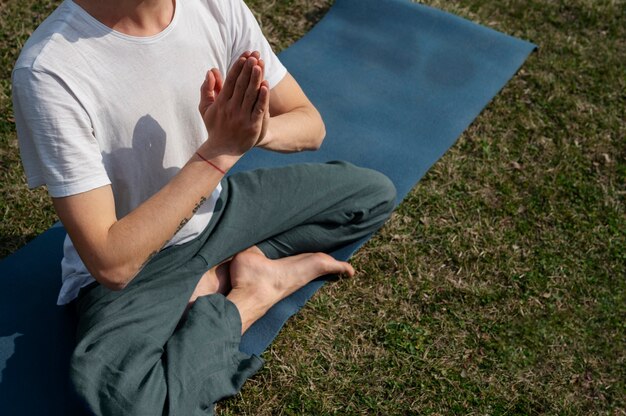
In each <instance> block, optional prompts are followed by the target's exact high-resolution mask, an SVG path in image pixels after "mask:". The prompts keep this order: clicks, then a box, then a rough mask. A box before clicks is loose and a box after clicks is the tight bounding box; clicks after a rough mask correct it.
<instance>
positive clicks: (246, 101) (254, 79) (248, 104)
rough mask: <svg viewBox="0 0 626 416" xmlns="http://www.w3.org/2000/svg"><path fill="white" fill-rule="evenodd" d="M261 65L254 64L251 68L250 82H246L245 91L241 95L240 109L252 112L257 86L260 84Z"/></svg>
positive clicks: (257, 93) (261, 79)
mask: <svg viewBox="0 0 626 416" xmlns="http://www.w3.org/2000/svg"><path fill="white" fill-rule="evenodd" d="M262 73H263V71H261V67H259V66H258V65H255V66H254V68H252V73H251V74H250V82H248V88H247V89H246V93H245V95H244V97H243V102H242V103H241V109H242V110H243V111H245V112H252V110H253V108H254V104H255V103H256V101H257V97H258V95H259V87H260V86H261V81H263V78H262Z"/></svg>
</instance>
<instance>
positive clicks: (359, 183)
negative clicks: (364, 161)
mask: <svg viewBox="0 0 626 416" xmlns="http://www.w3.org/2000/svg"><path fill="white" fill-rule="evenodd" d="M340 163H341V164H342V165H343V167H344V168H345V169H346V170H347V172H346V176H347V177H350V178H352V185H351V186H352V187H353V188H352V190H353V191H354V192H355V194H356V196H357V199H359V200H360V201H359V203H358V205H359V206H361V207H369V209H370V210H371V211H376V213H377V214H379V215H380V216H381V217H384V219H386V218H387V217H389V215H391V212H392V211H393V209H394V208H395V206H396V187H395V186H394V184H393V182H391V180H390V179H389V178H388V177H387V176H386V175H384V174H382V173H380V172H378V171H376V170H373V169H368V168H362V167H358V166H354V165H352V164H350V163H346V162H340Z"/></svg>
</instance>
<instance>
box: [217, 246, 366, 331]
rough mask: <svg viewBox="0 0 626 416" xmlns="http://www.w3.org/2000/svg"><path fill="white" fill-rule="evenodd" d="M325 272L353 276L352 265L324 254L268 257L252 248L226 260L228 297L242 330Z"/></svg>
mask: <svg viewBox="0 0 626 416" xmlns="http://www.w3.org/2000/svg"><path fill="white" fill-rule="evenodd" d="M326 274H345V275H348V276H353V275H354V269H353V268H352V266H351V265H350V264H348V263H346V262H343V261H337V260H335V259H334V258H332V257H331V256H329V255H327V254H324V253H305V254H299V255H296V256H291V257H285V258H282V259H278V260H270V259H268V258H267V257H265V256H264V255H263V254H262V252H261V251H260V250H258V249H256V247H254V248H252V249H249V250H246V251H243V252H241V253H239V254H237V255H236V256H235V257H234V258H233V260H232V262H231V263H230V283H231V285H232V290H231V291H230V293H229V294H228V298H229V299H230V300H231V301H232V302H233V303H235V305H236V306H237V308H238V309H239V313H240V314H241V321H242V333H243V332H245V331H246V329H248V327H249V326H250V325H252V323H253V322H255V321H256V320H257V319H259V318H260V317H261V316H263V315H265V313H266V312H267V311H268V310H269V308H271V307H272V306H273V305H274V304H276V303H277V302H278V301H280V300H282V299H284V298H286V297H287V296H289V295H290V294H292V293H293V292H295V291H296V290H298V289H300V288H301V287H303V286H304V285H306V284H307V283H309V282H310V281H312V280H314V279H316V278H317V277H320V276H323V275H326Z"/></svg>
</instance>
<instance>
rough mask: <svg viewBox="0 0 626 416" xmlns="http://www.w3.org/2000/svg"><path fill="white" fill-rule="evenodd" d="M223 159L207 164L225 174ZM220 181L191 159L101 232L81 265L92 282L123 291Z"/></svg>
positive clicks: (195, 158) (214, 172) (207, 167)
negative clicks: (165, 183)
mask: <svg viewBox="0 0 626 416" xmlns="http://www.w3.org/2000/svg"><path fill="white" fill-rule="evenodd" d="M231 159H232V158H229V159H228V161H224V160H223V159H219V158H216V159H212V160H214V161H215V162H216V163H221V166H222V167H223V168H228V167H230V165H232V164H233V163H234V161H231ZM222 177H223V175H222V173H220V172H219V171H218V170H217V169H215V168H213V167H212V166H210V165H209V164H208V163H206V162H205V161H203V160H202V159H200V158H199V157H198V156H197V155H194V156H193V157H192V158H191V159H190V160H189V162H188V163H187V164H186V165H185V166H184V167H183V168H182V169H181V170H180V171H179V172H178V174H177V175H176V176H174V177H173V178H172V180H171V181H170V182H169V183H168V184H167V185H165V186H164V187H163V188H162V189H161V190H159V191H158V192H157V193H156V194H154V195H153V196H152V197H151V198H149V199H148V200H146V201H145V202H143V203H142V204H141V205H139V206H138V207H136V208H135V209H134V210H133V211H131V212H130V213H129V214H128V215H126V216H124V217H123V218H121V219H119V220H117V221H115V222H113V223H112V224H111V225H110V226H109V227H105V230H106V232H105V233H104V234H103V235H102V236H101V237H100V238H99V240H100V241H98V242H96V244H91V246H92V247H93V248H94V250H90V251H89V254H87V255H88V256H89V257H91V258H90V259H84V260H87V261H85V264H86V265H87V267H88V269H90V272H91V273H92V274H93V275H94V277H96V279H97V280H98V281H99V282H100V283H102V284H104V285H106V286H107V287H109V288H111V289H123V288H124V287H125V286H126V285H127V284H128V283H129V282H130V281H131V280H132V279H133V278H134V277H135V276H136V275H137V273H139V271H140V270H141V269H142V268H143V266H144V265H145V264H146V263H147V262H148V261H149V260H150V259H151V258H152V256H154V255H155V254H156V253H158V252H159V250H161V249H162V248H163V247H164V246H165V245H166V244H167V242H168V241H169V240H170V239H171V238H172V237H173V236H174V235H175V234H176V233H177V232H178V231H179V230H180V229H181V228H182V227H183V226H184V225H185V224H186V223H187V222H188V221H189V219H190V218H191V217H192V216H193V215H194V214H195V212H196V211H197V210H198V209H199V207H200V206H201V205H202V203H203V202H204V201H206V199H207V198H208V197H209V196H210V194H211V193H212V192H213V190H214V189H215V188H216V187H217V185H218V184H219V182H220V180H221V179H222Z"/></svg>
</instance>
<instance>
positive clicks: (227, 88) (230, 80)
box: [220, 56, 247, 100]
mask: <svg viewBox="0 0 626 416" xmlns="http://www.w3.org/2000/svg"><path fill="white" fill-rule="evenodd" d="M246 61H247V58H244V57H243V56H241V57H240V58H239V59H237V60H236V61H235V63H234V64H233V66H232V67H231V68H230V71H228V75H226V81H225V82H224V88H222V91H221V93H220V97H223V99H226V100H229V99H230V97H231V96H232V95H233V91H234V90H235V84H236V83H237V79H238V78H239V74H240V73H241V70H242V69H243V67H244V66H245V63H246Z"/></svg>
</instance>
